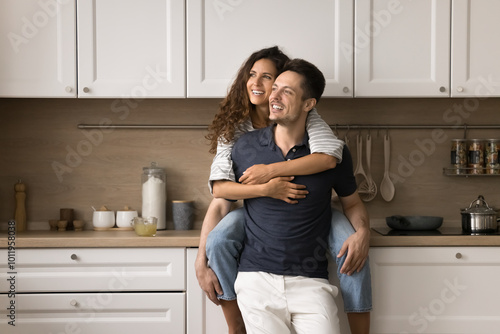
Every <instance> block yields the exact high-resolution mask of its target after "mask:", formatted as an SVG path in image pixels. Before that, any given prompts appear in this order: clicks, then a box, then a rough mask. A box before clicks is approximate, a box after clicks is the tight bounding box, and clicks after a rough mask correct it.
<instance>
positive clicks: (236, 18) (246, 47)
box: [187, 0, 353, 97]
mask: <svg viewBox="0 0 500 334" xmlns="http://www.w3.org/2000/svg"><path fill="white" fill-rule="evenodd" d="M352 26H353V1H347V0H328V1H327V0H313V1H289V0H275V1H266V0H254V1H241V0H215V1H206V0H188V1H187V41H188V42H187V43H188V45H187V80H188V85H187V96H188V97H223V96H225V95H226V94H227V90H228V88H229V86H230V84H231V83H232V82H233V80H234V78H235V76H236V73H237V71H238V69H239V67H240V66H241V64H242V63H243V62H244V61H245V60H246V59H247V58H248V57H249V56H250V54H251V53H253V52H254V51H257V50H259V49H262V48H265V47H270V46H274V45H278V46H279V47H280V48H281V49H282V50H283V51H284V52H285V53H286V54H287V55H288V56H289V57H291V58H303V59H306V60H308V61H310V62H311V63H313V64H315V65H316V66H317V67H318V68H319V69H320V70H321V71H322V72H323V74H324V75H325V78H326V82H327V84H326V88H325V93H324V95H323V96H344V97H351V96H352V94H353V90H352V88H353V75H352V72H353V63H352V61H353V57H352V39H353V29H352Z"/></svg>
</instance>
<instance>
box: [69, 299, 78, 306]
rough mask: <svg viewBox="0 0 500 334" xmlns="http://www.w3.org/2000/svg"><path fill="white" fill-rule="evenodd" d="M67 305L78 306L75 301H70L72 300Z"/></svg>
mask: <svg viewBox="0 0 500 334" xmlns="http://www.w3.org/2000/svg"><path fill="white" fill-rule="evenodd" d="M69 304H70V305H71V306H77V305H78V302H77V301H76V300H74V299H72V300H71V301H70V302H69Z"/></svg>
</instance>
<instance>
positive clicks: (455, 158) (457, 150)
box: [450, 139, 467, 174]
mask: <svg viewBox="0 0 500 334" xmlns="http://www.w3.org/2000/svg"><path fill="white" fill-rule="evenodd" d="M450 158H451V166H452V173H453V174H465V171H466V168H467V140H466V139H452V140H451V155H450Z"/></svg>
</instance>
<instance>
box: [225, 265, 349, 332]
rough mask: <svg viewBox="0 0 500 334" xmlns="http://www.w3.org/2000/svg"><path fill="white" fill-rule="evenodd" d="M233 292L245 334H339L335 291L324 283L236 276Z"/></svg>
mask: <svg viewBox="0 0 500 334" xmlns="http://www.w3.org/2000/svg"><path fill="white" fill-rule="evenodd" d="M234 288H235V290H236V295H237V300H238V306H239V307H240V310H241V313H242V315H243V320H244V321H245V327H246V330H247V333H248V334H260V333H268V334H285V333H294V334H295V333H297V334H302V333H303V334H311V333H313V334H340V327H339V318H338V308H337V305H336V304H335V300H334V297H335V296H336V295H337V293H338V289H337V287H335V286H333V285H331V284H330V283H329V282H328V280H326V279H322V278H309V277H303V276H283V275H274V274H269V273H264V272H239V273H238V277H237V278H236V282H235V284H234Z"/></svg>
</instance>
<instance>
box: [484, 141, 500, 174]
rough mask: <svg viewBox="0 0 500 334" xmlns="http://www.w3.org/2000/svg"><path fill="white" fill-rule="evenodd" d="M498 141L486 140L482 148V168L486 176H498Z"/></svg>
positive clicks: (499, 163) (499, 145)
mask: <svg viewBox="0 0 500 334" xmlns="http://www.w3.org/2000/svg"><path fill="white" fill-rule="evenodd" d="M499 150H500V139H488V140H486V141H485V148H484V167H485V172H486V174H500V160H499V159H500V156H499V154H498V151H499Z"/></svg>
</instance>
